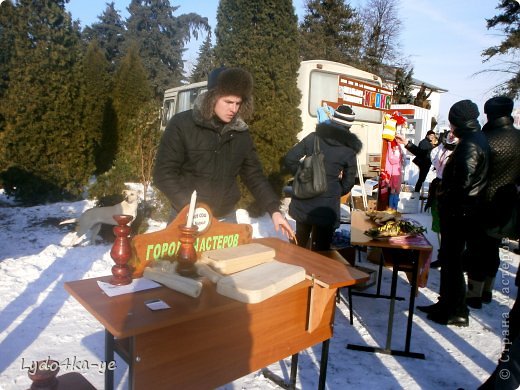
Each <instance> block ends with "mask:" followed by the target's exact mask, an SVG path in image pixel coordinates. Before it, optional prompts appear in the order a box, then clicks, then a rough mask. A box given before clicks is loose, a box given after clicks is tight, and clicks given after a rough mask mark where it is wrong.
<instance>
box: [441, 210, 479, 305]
mask: <svg viewBox="0 0 520 390" xmlns="http://www.w3.org/2000/svg"><path fill="white" fill-rule="evenodd" d="M440 224H441V237H442V240H441V246H442V254H443V257H442V268H441V283H440V284H441V285H440V300H441V302H442V305H443V306H444V308H445V310H446V311H447V314H449V315H467V314H468V308H467V306H466V281H465V279H464V268H463V267H464V264H463V259H464V257H463V252H464V249H465V248H466V246H467V245H468V241H469V240H470V239H471V237H473V236H474V235H475V234H476V230H477V229H478V227H477V226H478V224H477V221H476V217H475V216H467V215H462V213H460V214H459V213H457V214H456V215H454V214H453V213H447V212H446V211H443V210H442V208H441V214H440Z"/></svg>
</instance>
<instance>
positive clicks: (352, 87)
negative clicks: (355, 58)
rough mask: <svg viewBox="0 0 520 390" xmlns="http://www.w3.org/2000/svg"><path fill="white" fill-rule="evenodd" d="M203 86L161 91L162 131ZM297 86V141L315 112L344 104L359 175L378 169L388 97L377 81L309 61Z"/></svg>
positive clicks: (337, 65)
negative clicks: (359, 146)
mask: <svg viewBox="0 0 520 390" xmlns="http://www.w3.org/2000/svg"><path fill="white" fill-rule="evenodd" d="M206 84H207V82H206V81H203V82H199V83H194V84H189V85H183V86H180V87H176V88H171V89H168V90H166V91H165V93H164V102H163V118H162V126H163V128H164V126H166V123H167V122H168V120H169V119H170V118H171V117H172V116H173V115H174V114H176V113H178V112H182V111H185V110H189V109H191V108H193V103H194V101H195V98H196V97H197V96H198V95H199V94H201V93H203V92H205V91H206ZM297 85H298V88H299V90H300V91H301V94H302V99H301V102H300V107H299V108H300V110H301V116H302V117H301V119H302V123H303V126H302V129H301V131H300V132H299V133H298V135H297V137H298V139H299V140H301V139H302V138H304V137H305V136H306V135H307V134H309V133H310V132H312V131H314V129H315V127H316V123H317V110H318V108H320V107H321V106H323V105H325V104H327V105H329V106H331V107H333V108H337V107H338V106H339V105H341V104H348V105H349V106H352V108H353V110H354V112H355V113H356V120H355V122H354V124H353V126H352V128H351V131H352V132H353V133H355V134H356V135H358V137H359V138H360V139H361V141H362V142H363V150H362V151H361V153H360V156H359V160H360V164H361V167H362V170H363V173H365V174H370V173H375V171H376V170H377V169H379V165H380V157H381V148H382V137H381V134H382V130H383V125H382V122H383V116H384V114H385V110H390V104H391V94H392V91H390V90H388V89H385V88H383V87H382V85H383V82H382V80H381V78H380V77H379V76H376V75H374V74H372V73H368V72H365V71H362V70H360V69H357V68H354V67H352V66H350V65H345V64H340V63H337V62H332V61H325V60H309V61H302V62H301V64H300V68H299V71H298V79H297Z"/></svg>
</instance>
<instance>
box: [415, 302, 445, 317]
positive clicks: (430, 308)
mask: <svg viewBox="0 0 520 390" xmlns="http://www.w3.org/2000/svg"><path fill="white" fill-rule="evenodd" d="M417 310H420V311H422V312H423V313H427V314H430V313H435V312H440V311H443V306H442V304H441V301H439V302H437V303H434V304H433V305H426V306H417Z"/></svg>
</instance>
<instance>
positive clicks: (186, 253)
mask: <svg viewBox="0 0 520 390" xmlns="http://www.w3.org/2000/svg"><path fill="white" fill-rule="evenodd" d="M179 230H180V231H181V236H180V237H179V241H180V242H181V246H180V248H179V251H178V252H177V258H176V260H177V270H176V271H177V273H178V274H179V275H181V276H186V277H188V278H196V277H198V274H197V268H196V267H195V263H196V262H197V252H196V251H195V247H194V246H193V243H194V242H195V236H196V235H197V231H198V229H197V226H191V227H187V226H186V225H179Z"/></svg>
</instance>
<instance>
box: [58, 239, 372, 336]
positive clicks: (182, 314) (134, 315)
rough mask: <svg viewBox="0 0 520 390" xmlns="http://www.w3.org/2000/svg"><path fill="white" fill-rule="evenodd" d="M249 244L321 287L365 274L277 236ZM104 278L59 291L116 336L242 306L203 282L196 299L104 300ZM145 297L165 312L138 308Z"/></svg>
mask: <svg viewBox="0 0 520 390" xmlns="http://www.w3.org/2000/svg"><path fill="white" fill-rule="evenodd" d="M254 241H255V242H259V243H262V244H264V245H267V246H270V247H272V248H274V249H275V251H276V259H277V260H279V261H281V262H285V263H288V264H295V265H299V266H302V267H304V268H305V270H306V272H307V275H309V276H312V275H314V278H315V279H317V280H319V281H320V282H321V283H320V284H321V285H322V286H327V287H329V288H333V289H336V288H338V287H343V286H349V285H354V284H356V283H360V282H362V281H364V280H366V279H367V278H368V275H367V274H365V273H364V272H361V271H359V270H357V269H355V268H353V267H346V266H345V265H343V264H341V263H339V262H337V261H334V260H331V259H329V258H327V257H325V256H322V255H319V254H317V253H314V252H311V251H309V250H306V249H303V248H300V247H298V246H296V245H293V244H290V243H287V242H285V241H282V240H280V239H277V238H262V239H258V240H254ZM110 278H111V276H104V277H99V278H93V279H84V280H77V281H72V282H66V283H65V289H66V290H67V291H68V292H69V293H70V294H71V295H72V296H73V297H74V298H76V299H77V300H78V301H79V302H80V303H81V304H82V305H83V306H84V307H85V308H86V309H87V310H88V311H89V312H90V313H91V314H92V315H93V316H94V317H95V318H96V319H97V320H98V321H99V322H100V323H101V324H103V326H104V327H105V328H106V329H107V330H108V331H109V332H110V333H111V334H112V335H114V336H115V337H117V338H124V337H129V336H134V335H137V334H140V333H145V332H149V331H152V330H156V329H160V328H163V327H167V326H171V325H174V324H178V323H182V322H185V321H189V320H193V319H198V318H204V317H205V316H208V315H210V314H215V313H219V312H225V311H227V310H231V309H232V308H234V307H236V306H237V305H239V306H244V305H245V306H248V304H245V303H242V302H239V301H236V300H233V299H230V298H227V297H225V296H223V295H220V294H218V293H217V292H216V288H215V285H214V284H213V283H211V282H210V281H209V280H203V284H204V286H203V289H202V293H201V295H200V296H199V297H198V298H192V297H190V296H187V295H184V294H181V293H179V292H176V291H174V290H172V289H169V288H166V287H159V288H154V289H151V290H145V291H139V292H135V293H131V294H124V295H119V296H115V297H111V298H110V297H108V296H107V295H106V294H105V293H104V292H103V291H102V290H101V288H99V286H98V285H97V281H98V280H101V281H105V282H108V281H109V280H110ZM310 285H311V282H310V281H309V280H306V281H303V282H301V283H299V284H297V285H295V286H293V287H291V288H290V289H298V288H307V287H308V286H310ZM290 289H288V290H290ZM288 290H286V291H288ZM280 294H284V292H283V291H282V292H281V293H280ZM149 299H162V300H163V301H164V302H166V303H167V304H168V305H170V306H171V309H167V310H160V311H151V310H149V309H148V308H147V307H146V305H145V304H144V302H145V301H147V300H149ZM246 310H247V307H246Z"/></svg>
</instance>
